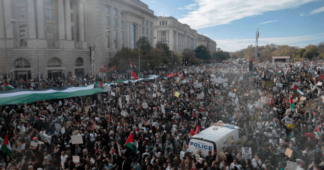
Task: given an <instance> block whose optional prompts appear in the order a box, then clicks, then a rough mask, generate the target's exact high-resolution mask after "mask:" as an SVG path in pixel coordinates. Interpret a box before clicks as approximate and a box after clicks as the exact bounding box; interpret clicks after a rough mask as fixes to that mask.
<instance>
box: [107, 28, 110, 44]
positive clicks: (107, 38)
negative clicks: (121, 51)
mask: <svg viewBox="0 0 324 170" xmlns="http://www.w3.org/2000/svg"><path fill="white" fill-rule="evenodd" d="M106 31H107V39H108V43H107V45H108V48H110V38H109V36H110V35H109V33H110V31H109V30H108V29H107V30H106Z"/></svg>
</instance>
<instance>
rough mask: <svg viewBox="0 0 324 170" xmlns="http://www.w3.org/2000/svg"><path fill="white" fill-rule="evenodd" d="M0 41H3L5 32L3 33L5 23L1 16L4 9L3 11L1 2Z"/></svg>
mask: <svg viewBox="0 0 324 170" xmlns="http://www.w3.org/2000/svg"><path fill="white" fill-rule="evenodd" d="M0 11H1V12H0V39H3V38H4V37H5V31H4V29H5V27H6V26H5V21H4V20H3V18H4V15H3V11H4V9H3V4H2V1H0ZM1 45H2V44H0V46H1Z"/></svg>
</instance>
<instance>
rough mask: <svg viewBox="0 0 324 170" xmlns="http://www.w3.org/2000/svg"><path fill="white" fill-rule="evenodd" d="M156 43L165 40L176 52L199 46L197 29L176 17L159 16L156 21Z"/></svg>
mask: <svg viewBox="0 0 324 170" xmlns="http://www.w3.org/2000/svg"><path fill="white" fill-rule="evenodd" d="M153 42H154V45H155V44H156V43H157V42H163V43H166V44H168V45H169V49H170V50H171V51H173V52H175V53H182V52H183V50H184V49H186V48H188V49H191V50H194V49H195V48H196V47H197V31H196V30H194V29H191V28H190V27H189V25H187V24H182V23H180V22H179V21H178V20H177V19H175V18H174V17H157V18H156V20H155V21H154V41H153Z"/></svg>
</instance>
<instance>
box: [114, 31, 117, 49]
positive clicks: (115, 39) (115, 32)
mask: <svg viewBox="0 0 324 170" xmlns="http://www.w3.org/2000/svg"><path fill="white" fill-rule="evenodd" d="M114 43H115V48H117V31H116V30H114Z"/></svg>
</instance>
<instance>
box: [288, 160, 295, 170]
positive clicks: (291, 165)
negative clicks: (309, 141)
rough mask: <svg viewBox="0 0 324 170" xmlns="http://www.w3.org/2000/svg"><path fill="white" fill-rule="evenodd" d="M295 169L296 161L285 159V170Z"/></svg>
mask: <svg viewBox="0 0 324 170" xmlns="http://www.w3.org/2000/svg"><path fill="white" fill-rule="evenodd" d="M296 169H297V163H296V162H290V161H287V166H286V170H296Z"/></svg>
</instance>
